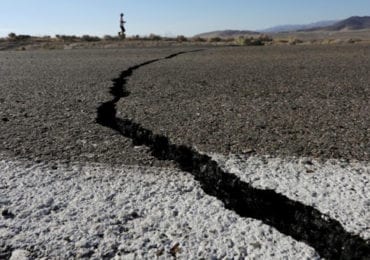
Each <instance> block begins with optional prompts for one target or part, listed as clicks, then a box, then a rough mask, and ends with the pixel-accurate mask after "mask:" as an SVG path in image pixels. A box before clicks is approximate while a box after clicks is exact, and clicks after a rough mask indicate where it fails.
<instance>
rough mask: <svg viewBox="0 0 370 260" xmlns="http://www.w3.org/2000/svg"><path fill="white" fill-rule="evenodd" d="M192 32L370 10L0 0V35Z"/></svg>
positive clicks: (363, 4) (226, 1)
mask: <svg viewBox="0 0 370 260" xmlns="http://www.w3.org/2000/svg"><path fill="white" fill-rule="evenodd" d="M120 12H124V13H125V18H126V20H127V24H126V29H127V34H128V35H136V34H140V35H148V34H150V33H155V34H160V35H166V36H176V35H180V34H182V35H186V36H192V35H194V34H197V33H202V32H207V31H213V30H223V29H238V30H258V29H264V28H267V27H271V26H275V25H282V24H305V23H311V22H317V21H321V20H336V19H343V18H347V17H349V16H353V15H360V16H364V15H370V0H0V37H3V36H6V35H8V33H10V32H15V33H16V34H31V35H51V36H54V35H55V34H68V35H71V34H75V35H83V34H90V35H98V36H103V35H106V34H110V35H116V34H117V32H118V31H119V14H120Z"/></svg>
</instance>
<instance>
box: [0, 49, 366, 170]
mask: <svg viewBox="0 0 370 260" xmlns="http://www.w3.org/2000/svg"><path fill="white" fill-rule="evenodd" d="M192 49H195V48H194V47H192V48H190V47H188V48H179V47H177V48H146V49H143V48H140V49H139V48H137V49H135V48H132V49H120V50H71V51H33V52H0V66H1V70H0V77H1V79H2V80H1V82H0V91H1V96H0V119H1V121H0V131H1V134H0V143H1V151H2V152H6V153H8V154H10V155H14V156H18V157H24V158H28V159H34V160H65V161H89V162H102V163H114V164H140V165H156V166H163V165H168V164H169V163H168V162H162V161H158V160H157V159H155V158H153V157H152V156H151V155H150V154H149V152H148V150H147V149H146V148H144V147H134V146H133V145H132V142H131V140H129V139H127V138H124V137H121V136H120V135H119V134H117V133H116V132H115V131H113V130H111V129H107V128H105V127H102V126H101V125H98V124H97V123H96V122H95V119H96V109H97V107H98V106H99V105H101V104H102V103H103V102H106V101H109V100H111V99H112V96H111V94H110V93H109V89H110V87H112V84H113V83H112V81H111V80H112V79H114V78H117V77H118V76H119V74H120V73H121V72H122V71H124V70H125V69H127V68H129V67H130V66H134V65H137V64H140V63H143V62H146V61H148V60H152V59H159V58H163V57H165V56H167V55H170V54H173V53H176V52H179V51H189V50H192ZM369 51H370V47H369V46H360V45H356V46H354V45H346V46H293V47H292V46H273V47H262V48H261V47H247V48H244V47H220V48H210V49H205V50H203V51H201V52H194V53H187V54H184V55H180V56H178V57H175V58H174V59H171V60H161V61H159V62H156V63H153V64H150V65H148V66H144V67H142V68H139V69H138V70H137V71H135V72H134V73H133V75H132V76H130V78H129V79H128V82H127V84H126V88H127V90H128V91H130V92H131V94H130V98H126V99H123V100H121V101H120V102H119V103H118V105H117V108H118V114H117V115H118V116H119V117H122V118H130V119H133V120H134V121H135V122H138V123H140V124H142V125H143V126H144V127H145V128H147V129H151V130H153V131H154V132H155V133H159V134H164V135H166V136H168V137H169V138H170V140H171V141H172V142H174V143H177V144H186V145H189V146H193V147H196V148H197V149H199V150H201V151H206V152H219V153H223V154H228V153H230V152H231V153H236V154H240V153H249V152H252V153H257V154H269V155H275V156H283V157H284V156H292V155H293V156H312V157H317V158H344V159H357V160H364V161H368V160H369V154H370V152H369V151H370V146H369V144H370V141H369V134H370V133H369V132H370V130H369V129H370V122H369V118H370V104H369V103H370V102H369V96H370V93H369V92H370V87H369V82H370V74H369V73H368V71H370V62H369V60H368V56H369Z"/></svg>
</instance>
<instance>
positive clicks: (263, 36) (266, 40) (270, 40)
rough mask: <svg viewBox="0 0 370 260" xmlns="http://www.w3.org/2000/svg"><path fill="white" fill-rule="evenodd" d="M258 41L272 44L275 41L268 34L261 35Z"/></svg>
mask: <svg viewBox="0 0 370 260" xmlns="http://www.w3.org/2000/svg"><path fill="white" fill-rule="evenodd" d="M257 39H259V40H261V41H263V42H272V41H273V39H272V37H270V36H269V35H267V34H261V35H259V36H258V38H257Z"/></svg>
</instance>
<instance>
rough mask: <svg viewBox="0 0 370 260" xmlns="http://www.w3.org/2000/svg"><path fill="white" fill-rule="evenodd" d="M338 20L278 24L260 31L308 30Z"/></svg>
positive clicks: (331, 23) (328, 24)
mask: <svg viewBox="0 0 370 260" xmlns="http://www.w3.org/2000/svg"><path fill="white" fill-rule="evenodd" d="M337 22H338V20H333V21H320V22H316V23H310V24H294V25H292V24H287V25H278V26H274V27H271V28H267V29H264V30H261V31H260V32H263V33H279V32H292V31H298V30H307V29H312V28H318V27H324V26H330V25H333V24H335V23H337Z"/></svg>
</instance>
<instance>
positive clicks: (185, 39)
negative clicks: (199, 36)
mask: <svg viewBox="0 0 370 260" xmlns="http://www.w3.org/2000/svg"><path fill="white" fill-rule="evenodd" d="M176 41H178V42H187V41H188V38H186V37H185V36H184V35H178V36H177V37H176Z"/></svg>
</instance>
